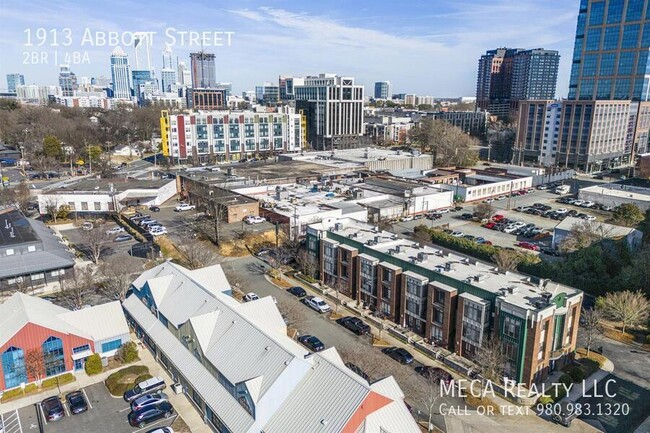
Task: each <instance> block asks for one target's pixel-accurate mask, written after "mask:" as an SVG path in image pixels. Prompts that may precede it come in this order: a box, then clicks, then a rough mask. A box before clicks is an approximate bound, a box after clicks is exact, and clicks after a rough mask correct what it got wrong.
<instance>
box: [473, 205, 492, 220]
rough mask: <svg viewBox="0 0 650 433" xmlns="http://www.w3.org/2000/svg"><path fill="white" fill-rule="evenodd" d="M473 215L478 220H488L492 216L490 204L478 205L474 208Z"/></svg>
mask: <svg viewBox="0 0 650 433" xmlns="http://www.w3.org/2000/svg"><path fill="white" fill-rule="evenodd" d="M474 215H476V217H477V218H480V219H486V218H490V217H491V216H492V203H479V204H477V205H476V206H474Z"/></svg>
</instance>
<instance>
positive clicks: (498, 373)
mask: <svg viewBox="0 0 650 433" xmlns="http://www.w3.org/2000/svg"><path fill="white" fill-rule="evenodd" d="M476 359H477V365H478V367H479V372H480V373H481V376H483V377H484V378H486V379H491V380H493V381H495V382H501V381H502V380H503V373H504V368H505V365H506V362H507V360H508V359H507V356H506V351H505V346H504V344H503V342H502V341H501V340H499V339H498V338H497V337H494V336H492V337H490V338H488V339H487V341H485V342H484V343H483V344H482V345H481V347H480V348H479V349H478V353H477V354H476Z"/></svg>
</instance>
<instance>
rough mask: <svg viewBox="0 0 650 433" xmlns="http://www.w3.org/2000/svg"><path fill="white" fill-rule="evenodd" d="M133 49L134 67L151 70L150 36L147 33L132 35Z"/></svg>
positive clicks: (139, 69) (140, 69)
mask: <svg viewBox="0 0 650 433" xmlns="http://www.w3.org/2000/svg"><path fill="white" fill-rule="evenodd" d="M133 49H134V50H135V69H136V70H138V71H151V38H150V37H149V36H148V34H147V33H135V34H134V37H133Z"/></svg>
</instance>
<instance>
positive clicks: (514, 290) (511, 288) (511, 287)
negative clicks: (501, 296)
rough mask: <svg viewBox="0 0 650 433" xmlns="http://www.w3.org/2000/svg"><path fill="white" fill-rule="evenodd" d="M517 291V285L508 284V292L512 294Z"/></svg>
mask: <svg viewBox="0 0 650 433" xmlns="http://www.w3.org/2000/svg"><path fill="white" fill-rule="evenodd" d="M518 292H519V287H517V286H508V293H511V294H514V293H518Z"/></svg>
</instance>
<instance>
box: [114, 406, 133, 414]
mask: <svg viewBox="0 0 650 433" xmlns="http://www.w3.org/2000/svg"><path fill="white" fill-rule="evenodd" d="M127 410H131V406H129V407H127V408H125V409H122V410H118V411H117V413H122V412H126V411H127Z"/></svg>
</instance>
